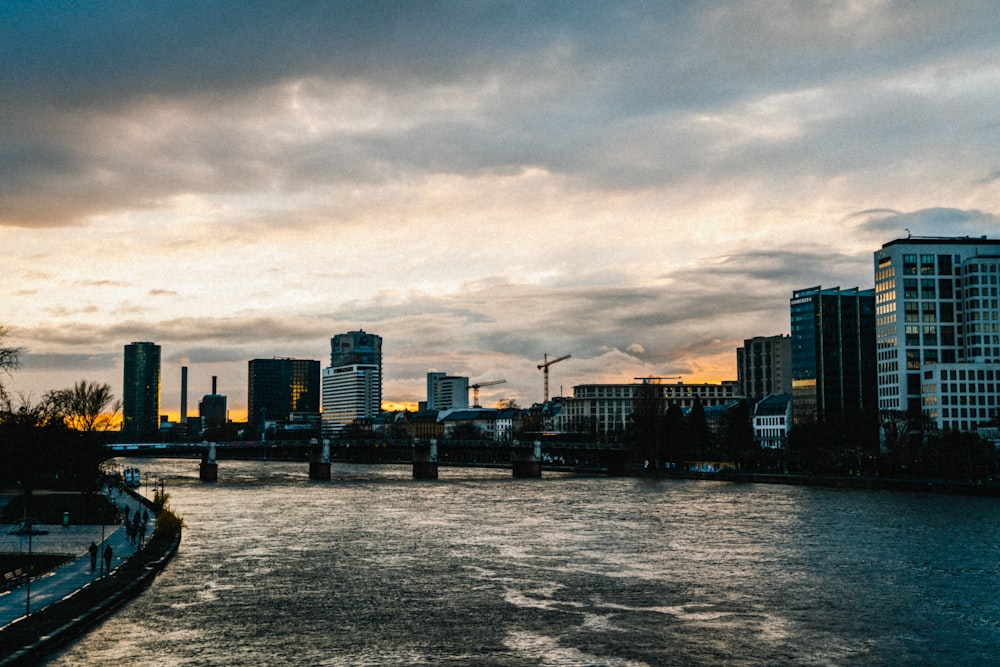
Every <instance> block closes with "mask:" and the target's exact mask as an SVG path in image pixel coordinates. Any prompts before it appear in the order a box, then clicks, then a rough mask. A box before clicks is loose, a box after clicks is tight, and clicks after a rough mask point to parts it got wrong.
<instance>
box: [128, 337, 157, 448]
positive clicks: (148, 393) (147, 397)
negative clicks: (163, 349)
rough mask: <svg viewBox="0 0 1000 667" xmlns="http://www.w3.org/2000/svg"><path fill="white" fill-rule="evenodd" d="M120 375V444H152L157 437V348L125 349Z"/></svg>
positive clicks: (142, 345)
mask: <svg viewBox="0 0 1000 667" xmlns="http://www.w3.org/2000/svg"><path fill="white" fill-rule="evenodd" d="M124 375H125V378H124V386H123V391H122V440H123V441H124V442H153V441H155V440H157V439H158V437H159V433H160V346H159V345H157V344H156V343H149V342H140V343H129V344H128V345H126V346H125V374H124Z"/></svg>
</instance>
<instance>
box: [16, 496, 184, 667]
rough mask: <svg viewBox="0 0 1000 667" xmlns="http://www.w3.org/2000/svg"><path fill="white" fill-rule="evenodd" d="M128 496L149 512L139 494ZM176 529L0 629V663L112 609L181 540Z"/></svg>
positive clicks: (22, 658)
mask: <svg viewBox="0 0 1000 667" xmlns="http://www.w3.org/2000/svg"><path fill="white" fill-rule="evenodd" d="M129 493H130V495H131V497H132V498H133V499H135V500H137V501H138V502H140V503H142V504H143V505H144V506H146V507H147V508H148V509H149V510H150V511H151V512H153V511H155V510H156V507H155V506H154V505H153V504H152V503H151V502H150V501H149V500H147V499H146V498H143V497H142V496H140V495H139V494H136V493H134V492H129ZM180 540H181V531H180V527H179V526H177V527H176V528H175V529H174V530H167V531H164V530H161V531H158V532H157V533H156V534H154V535H153V537H152V538H150V540H149V541H148V542H147V543H146V544H145V545H144V546H143V547H142V548H140V549H139V550H138V551H136V552H135V553H134V554H133V555H132V556H130V557H129V558H128V559H127V560H125V562H123V563H122V564H121V565H119V566H118V567H117V568H115V569H114V571H113V572H112V573H111V574H110V575H109V576H106V577H103V578H100V579H96V580H93V581H90V582H89V583H87V584H86V585H84V586H82V587H81V588H79V589H78V590H75V591H69V592H68V593H67V595H66V597H64V598H63V599H61V600H60V601H58V602H54V603H52V604H49V605H48V606H46V607H45V608H43V609H41V610H39V611H37V612H33V613H32V614H31V615H30V616H26V617H23V618H20V619H18V620H17V621H15V622H13V623H10V624H9V625H7V626H5V627H4V628H3V629H2V630H0V666H2V667H10V666H19V665H33V664H37V663H38V661H39V660H40V659H41V658H42V657H44V656H46V655H48V654H51V653H52V652H54V651H56V650H58V649H59V648H61V647H62V646H65V645H66V644H67V643H69V642H70V641H72V640H73V639H75V638H76V637H78V636H79V635H80V634H82V633H83V632H85V631H86V630H87V629H88V628H90V627H91V626H93V625H94V624H96V623H97V622H98V621H100V620H101V619H102V618H104V617H105V616H106V615H107V614H109V613H110V612H111V611H113V610H114V609H116V608H117V607H119V606H120V605H122V604H124V603H125V602H128V601H129V600H131V599H133V598H134V597H135V596H137V595H138V594H139V593H140V592H141V591H142V590H144V589H145V588H146V587H147V586H148V585H149V584H150V583H151V582H152V580H153V578H154V577H155V576H156V575H157V574H158V573H159V572H160V570H162V569H163V567H164V566H165V565H166V564H167V562H168V561H169V560H170V558H172V557H173V555H174V554H175V553H176V552H177V548H178V547H179V545H180Z"/></svg>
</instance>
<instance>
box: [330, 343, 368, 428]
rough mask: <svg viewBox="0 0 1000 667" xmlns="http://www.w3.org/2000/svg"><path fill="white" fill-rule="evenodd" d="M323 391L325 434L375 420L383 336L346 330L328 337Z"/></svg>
mask: <svg viewBox="0 0 1000 667" xmlns="http://www.w3.org/2000/svg"><path fill="white" fill-rule="evenodd" d="M322 393H323V397H322V404H323V415H322V428H323V432H324V434H326V435H337V434H339V433H340V432H341V431H343V430H344V428H346V427H347V426H350V425H352V424H362V423H365V422H368V423H370V422H371V420H374V419H375V418H376V417H377V416H378V415H379V414H380V413H381V411H382V337H381V336H377V335H375V334H370V333H366V332H364V331H349V332H347V333H344V334H337V335H336V336H334V337H333V338H331V339H330V367H329V368H324V369H323V377H322Z"/></svg>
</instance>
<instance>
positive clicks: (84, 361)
mask: <svg viewBox="0 0 1000 667" xmlns="http://www.w3.org/2000/svg"><path fill="white" fill-rule="evenodd" d="M119 362H120V355H119V354H116V353H112V352H101V353H97V354H55V353H43V354H34V353H31V352H26V353H25V354H24V355H23V356H22V357H21V364H22V369H23V370H24V371H25V372H32V371H50V370H56V371H60V372H71V371H104V370H107V369H109V368H114V367H115V366H116V365H117V364H118V363H119ZM53 389H54V387H53Z"/></svg>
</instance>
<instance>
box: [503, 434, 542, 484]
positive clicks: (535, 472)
mask: <svg viewBox="0 0 1000 667" xmlns="http://www.w3.org/2000/svg"><path fill="white" fill-rule="evenodd" d="M519 444H520V443H518V442H517V441H516V440H515V441H514V446H513V448H512V449H511V450H510V462H511V464H512V467H513V468H514V477H515V478H518V479H522V478H536V479H540V478H541V477H542V443H541V441H539V440H535V442H534V443H533V444H532V446H531V449H528V448H525V447H519V446H518V445H519Z"/></svg>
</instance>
